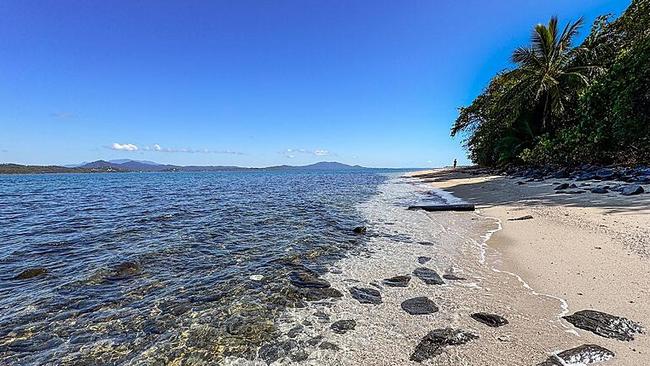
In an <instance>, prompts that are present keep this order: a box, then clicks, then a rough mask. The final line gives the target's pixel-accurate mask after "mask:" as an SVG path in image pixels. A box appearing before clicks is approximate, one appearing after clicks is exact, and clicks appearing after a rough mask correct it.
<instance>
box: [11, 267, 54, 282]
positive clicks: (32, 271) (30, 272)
mask: <svg viewBox="0 0 650 366" xmlns="http://www.w3.org/2000/svg"><path fill="white" fill-rule="evenodd" d="M46 274H47V269H46V268H42V267H36V268H28V269H26V270H24V271H22V272H20V273H19V274H17V275H16V276H14V280H28V279H30V278H34V277H39V276H43V275H46Z"/></svg>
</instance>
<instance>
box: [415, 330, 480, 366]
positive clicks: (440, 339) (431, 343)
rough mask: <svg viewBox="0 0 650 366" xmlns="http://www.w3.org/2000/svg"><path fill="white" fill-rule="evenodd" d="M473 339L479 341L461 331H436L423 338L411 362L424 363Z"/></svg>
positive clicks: (471, 334)
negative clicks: (446, 348) (446, 349)
mask: <svg viewBox="0 0 650 366" xmlns="http://www.w3.org/2000/svg"><path fill="white" fill-rule="evenodd" d="M473 339H478V336H477V335H476V334H474V333H470V332H466V331H463V330H460V329H452V328H441V329H434V330H432V331H430V332H429V334H427V335H426V336H424V338H422V340H421V341H420V343H419V344H418V345H417V346H416V347H415V351H413V354H411V358H410V359H411V361H415V362H422V361H424V360H427V359H429V358H432V357H435V356H438V355H440V354H441V353H442V352H443V351H444V348H445V347H448V346H457V345H461V344H465V343H467V342H469V341H471V340H473Z"/></svg>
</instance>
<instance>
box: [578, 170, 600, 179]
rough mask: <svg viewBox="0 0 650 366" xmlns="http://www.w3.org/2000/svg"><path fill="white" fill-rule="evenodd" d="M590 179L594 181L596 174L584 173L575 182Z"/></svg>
mask: <svg viewBox="0 0 650 366" xmlns="http://www.w3.org/2000/svg"><path fill="white" fill-rule="evenodd" d="M592 179H596V174H595V173H592V172H584V173H581V174H579V175H578V176H577V177H576V180H577V181H583V180H592Z"/></svg>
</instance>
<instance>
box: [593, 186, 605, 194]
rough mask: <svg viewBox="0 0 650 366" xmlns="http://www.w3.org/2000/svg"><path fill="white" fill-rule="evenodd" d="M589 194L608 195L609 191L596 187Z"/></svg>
mask: <svg viewBox="0 0 650 366" xmlns="http://www.w3.org/2000/svg"><path fill="white" fill-rule="evenodd" d="M590 191H591V193H598V194H603V193H608V192H609V190H608V189H607V188H606V187H596V188H592V189H590Z"/></svg>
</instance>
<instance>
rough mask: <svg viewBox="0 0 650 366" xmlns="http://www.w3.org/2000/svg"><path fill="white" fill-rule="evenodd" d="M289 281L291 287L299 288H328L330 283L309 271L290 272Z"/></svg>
mask: <svg viewBox="0 0 650 366" xmlns="http://www.w3.org/2000/svg"><path fill="white" fill-rule="evenodd" d="M289 281H290V282H291V284H292V285H294V286H296V287H300V288H328V287H330V283H329V282H327V281H325V280H324V279H322V278H318V275H317V274H316V273H314V272H311V271H292V272H291V273H289Z"/></svg>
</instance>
